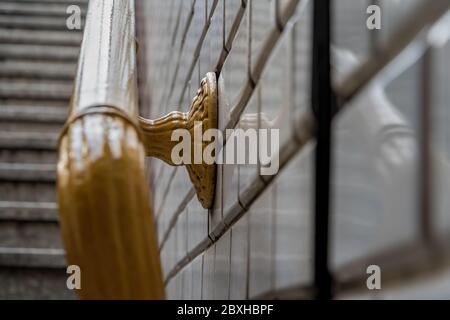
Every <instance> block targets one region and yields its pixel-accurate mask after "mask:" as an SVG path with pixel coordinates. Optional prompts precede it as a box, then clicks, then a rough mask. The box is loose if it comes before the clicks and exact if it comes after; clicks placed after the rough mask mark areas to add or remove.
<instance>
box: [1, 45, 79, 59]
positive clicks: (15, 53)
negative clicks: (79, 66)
mask: <svg viewBox="0 0 450 320" xmlns="http://www.w3.org/2000/svg"><path fill="white" fill-rule="evenodd" d="M49 49H50V50H49ZM79 51H80V49H79V48H78V47H66V46H51V47H49V46H46V45H28V44H5V43H2V45H1V46H0V59H28V60H38V61H52V62H56V61H69V62H72V63H76V62H77V59H78V54H79Z"/></svg>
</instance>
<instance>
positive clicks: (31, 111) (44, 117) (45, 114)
mask: <svg viewBox="0 0 450 320" xmlns="http://www.w3.org/2000/svg"><path fill="white" fill-rule="evenodd" d="M67 115H68V110H67V108H61V107H57V106H50V107H45V106H39V105H37V106H33V105H30V106H20V105H2V106H1V107H0V121H4V122H7V121H8V122H11V121H14V122H26V123H28V122H37V123H57V124H60V125H62V124H64V122H65V121H66V119H67Z"/></svg>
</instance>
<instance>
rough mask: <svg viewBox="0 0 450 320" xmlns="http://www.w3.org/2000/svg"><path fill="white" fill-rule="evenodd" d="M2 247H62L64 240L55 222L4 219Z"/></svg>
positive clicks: (0, 229) (1, 238)
mask: <svg viewBox="0 0 450 320" xmlns="http://www.w3.org/2000/svg"><path fill="white" fill-rule="evenodd" d="M0 247H5V248H17V247H20V248H22V247H23V248H31V247H33V248H54V249H60V248H62V240H61V234H60V231H59V226H58V224H57V223H54V222H28V221H11V222H5V221H2V222H1V223H0Z"/></svg>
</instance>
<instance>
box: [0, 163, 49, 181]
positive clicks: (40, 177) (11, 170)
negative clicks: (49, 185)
mask: <svg viewBox="0 0 450 320" xmlns="http://www.w3.org/2000/svg"><path fill="white" fill-rule="evenodd" d="M0 181H22V182H56V166H55V165H53V164H31V163H0Z"/></svg>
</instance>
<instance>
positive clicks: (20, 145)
mask: <svg viewBox="0 0 450 320" xmlns="http://www.w3.org/2000/svg"><path fill="white" fill-rule="evenodd" d="M57 141H58V134H55V133H40V134H39V135H36V134H35V133H33V132H8V131H0V149H10V150H20V149H27V150H39V151H40V150H48V151H54V150H56V145H57Z"/></svg>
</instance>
